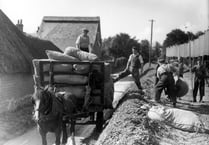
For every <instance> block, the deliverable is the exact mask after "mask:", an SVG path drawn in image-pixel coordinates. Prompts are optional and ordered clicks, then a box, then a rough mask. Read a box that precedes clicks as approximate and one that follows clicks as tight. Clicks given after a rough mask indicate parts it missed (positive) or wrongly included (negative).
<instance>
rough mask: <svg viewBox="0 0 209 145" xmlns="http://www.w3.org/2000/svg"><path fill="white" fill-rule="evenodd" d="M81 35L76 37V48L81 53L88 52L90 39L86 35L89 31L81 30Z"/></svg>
mask: <svg viewBox="0 0 209 145" xmlns="http://www.w3.org/2000/svg"><path fill="white" fill-rule="evenodd" d="M82 31H83V33H82V34H81V35H79V36H78V38H77V40H76V47H77V48H79V49H80V50H82V51H86V52H89V51H90V50H89V48H90V47H91V43H90V38H89V35H88V32H89V30H88V29H86V28H83V29H82Z"/></svg>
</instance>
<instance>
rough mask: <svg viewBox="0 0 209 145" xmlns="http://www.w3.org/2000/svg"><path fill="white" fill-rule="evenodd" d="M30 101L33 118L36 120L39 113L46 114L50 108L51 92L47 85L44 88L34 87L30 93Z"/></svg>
mask: <svg viewBox="0 0 209 145" xmlns="http://www.w3.org/2000/svg"><path fill="white" fill-rule="evenodd" d="M32 103H33V105H34V116H33V117H34V119H35V121H38V120H39V119H40V115H48V114H49V113H50V112H51V110H52V103H53V93H52V89H51V88H49V87H48V86H47V87H46V88H41V87H37V86H35V87H34V93H33V95H32Z"/></svg>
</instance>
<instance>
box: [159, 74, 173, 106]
mask: <svg viewBox="0 0 209 145" xmlns="http://www.w3.org/2000/svg"><path fill="white" fill-rule="evenodd" d="M163 89H166V90H167V94H168V96H169V97H170V99H171V101H172V102H173V103H176V95H175V81H174V78H173V75H172V74H171V73H165V74H163V75H161V76H160V79H159V81H158V82H157V84H156V85H155V100H156V101H160V97H161V93H162V91H163Z"/></svg>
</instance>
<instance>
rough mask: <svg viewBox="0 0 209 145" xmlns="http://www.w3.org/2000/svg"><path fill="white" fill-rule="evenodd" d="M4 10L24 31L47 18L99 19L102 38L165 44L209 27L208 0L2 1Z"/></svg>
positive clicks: (29, 29)
mask: <svg viewBox="0 0 209 145" xmlns="http://www.w3.org/2000/svg"><path fill="white" fill-rule="evenodd" d="M0 9H1V10H2V11H3V12H4V13H5V14H6V15H7V17H8V18H9V19H10V20H11V21H12V22H13V23H14V24H17V20H18V19H22V21H23V25H24V28H23V29H24V32H26V33H35V32H36V30H37V28H38V26H40V25H41V21H42V19H43V17H44V16H99V17H100V23H101V35H102V38H103V39H104V38H107V37H111V36H115V35H116V34H119V33H127V34H129V35H130V36H131V37H135V38H136V39H137V40H139V41H141V40H144V39H147V40H150V38H151V22H150V20H151V19H153V20H154V23H153V38H152V39H153V42H155V41H158V42H160V43H162V42H163V41H164V40H165V38H166V34H168V33H169V32H171V30H173V29H181V30H183V31H191V32H193V33H196V32H197V31H203V32H204V31H205V30H207V29H208V28H209V2H208V0H0Z"/></svg>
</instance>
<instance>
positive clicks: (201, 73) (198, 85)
mask: <svg viewBox="0 0 209 145" xmlns="http://www.w3.org/2000/svg"><path fill="white" fill-rule="evenodd" d="M192 72H193V73H194V74H195V78H194V89H193V102H196V96H197V92H198V89H199V92H200V99H199V102H202V99H203V96H204V95H205V79H206V78H207V76H206V67H205V65H204V64H201V60H200V59H198V60H197V64H196V65H195V66H194V67H193V68H192Z"/></svg>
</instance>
